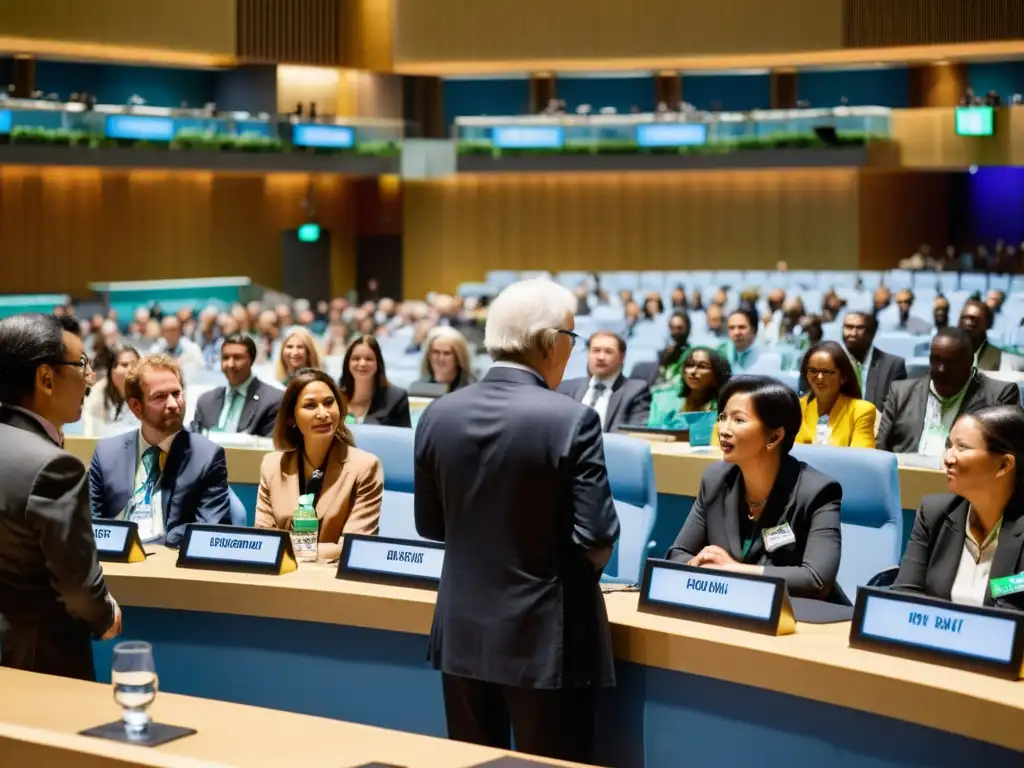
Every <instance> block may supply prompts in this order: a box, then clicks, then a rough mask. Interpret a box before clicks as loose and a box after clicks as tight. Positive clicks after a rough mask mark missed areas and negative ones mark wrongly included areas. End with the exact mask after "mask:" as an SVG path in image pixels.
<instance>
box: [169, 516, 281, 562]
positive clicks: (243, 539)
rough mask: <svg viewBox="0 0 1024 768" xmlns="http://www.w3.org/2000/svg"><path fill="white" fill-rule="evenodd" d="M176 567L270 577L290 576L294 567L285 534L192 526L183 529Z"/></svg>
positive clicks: (239, 528)
mask: <svg viewBox="0 0 1024 768" xmlns="http://www.w3.org/2000/svg"><path fill="white" fill-rule="evenodd" d="M177 565H178V566H179V567H181V568H207V569H211V570H222V571H243V572H247V573H269V574H281V573H289V572H291V571H294V570H295V569H296V567H297V566H296V562H295V555H294V553H293V551H292V546H291V539H290V537H289V535H288V532H287V531H280V530H277V529H275V528H243V527H238V526H230V525H195V524H193V525H190V526H188V527H187V528H186V529H185V536H184V538H183V539H182V541H181V548H180V549H179V550H178V563H177Z"/></svg>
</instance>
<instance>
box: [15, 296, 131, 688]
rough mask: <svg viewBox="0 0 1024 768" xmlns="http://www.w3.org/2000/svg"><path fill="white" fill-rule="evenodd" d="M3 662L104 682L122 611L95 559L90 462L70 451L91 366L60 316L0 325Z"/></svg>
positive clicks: (21, 317) (27, 318)
mask: <svg viewBox="0 0 1024 768" xmlns="http://www.w3.org/2000/svg"><path fill="white" fill-rule="evenodd" d="M0 372H2V374H0V402H2V403H3V405H0V466H2V467H3V473H2V474H0V664H2V665H3V666H5V667H13V668H16V669H25V670H29V671H31V672H42V673H46V674H52V675H61V676H64V677H73V678H79V679H83V680H93V679H95V672H94V670H93V660H92V637H91V635H97V636H101V637H102V638H103V639H108V638H112V637H116V636H117V635H118V634H120V632H121V611H120V609H119V608H118V606H117V603H116V602H114V600H113V598H112V597H111V596H110V594H109V593H108V592H107V586H106V584H105V583H104V581H103V572H102V570H100V566H99V563H98V561H97V557H96V543H95V541H94V540H93V534H92V522H91V521H90V519H89V498H88V489H87V485H86V475H85V467H84V466H83V465H82V462H80V461H79V460H78V459H76V458H75V457H74V456H72V455H71V454H69V453H66V452H65V451H64V450H63V448H62V444H63V437H62V434H61V430H62V429H63V427H64V425H65V424H70V423H73V422H76V421H78V419H79V418H81V415H82V401H83V400H84V398H85V393H86V390H87V389H88V386H89V383H90V381H91V379H92V370H91V368H90V367H89V360H88V358H87V357H86V355H85V350H84V349H83V346H82V340H81V339H80V338H79V337H78V336H76V335H75V334H73V333H70V332H68V331H66V330H63V329H62V327H61V323H60V321H58V320H57V318H55V317H52V316H46V315H15V316H13V317H8V318H6V319H4V320H2V321H0Z"/></svg>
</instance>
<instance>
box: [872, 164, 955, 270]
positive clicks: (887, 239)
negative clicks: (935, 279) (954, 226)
mask: <svg viewBox="0 0 1024 768" xmlns="http://www.w3.org/2000/svg"><path fill="white" fill-rule="evenodd" d="M950 184H951V182H950V177H949V174H948V173H942V172H928V171H918V172H907V171H893V172H890V171H864V172H862V173H861V174H860V179H859V187H860V192H859V199H860V237H859V242H860V268H861V269H872V270H874V269H893V268H895V267H897V266H899V261H900V259H905V258H907V257H908V256H910V255H911V254H913V253H915V252H916V251H917V249H918V248H919V247H920V246H921V245H922V244H928V245H930V246H931V247H932V249H933V250H934V251H936V252H938V251H939V250H940V249H941V248H943V247H944V246H945V245H946V243H947V242H949V235H950V220H949V200H950V192H951V187H950Z"/></svg>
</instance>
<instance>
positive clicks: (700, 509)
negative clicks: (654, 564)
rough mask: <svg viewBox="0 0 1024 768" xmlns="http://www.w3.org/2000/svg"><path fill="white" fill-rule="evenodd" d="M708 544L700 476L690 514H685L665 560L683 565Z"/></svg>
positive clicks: (702, 483) (702, 482) (702, 485)
mask: <svg viewBox="0 0 1024 768" xmlns="http://www.w3.org/2000/svg"><path fill="white" fill-rule="evenodd" d="M707 544H708V526H707V518H706V517H705V515H704V479H703V478H701V481H700V488H698V489H697V499H696V500H695V501H694V502H693V506H692V507H690V514H689V515H687V516H686V522H685V523H683V527H682V529H681V530H680V531H679V535H678V536H676V540H675V542H674V543H673V544H672V546H671V547H670V548H669V550H668V553H667V554H666V555H665V558H666V559H667V560H672V561H674V562H677V563H683V564H684V565H685V564H686V563H688V562H690V560H692V559H693V558H694V557H696V556H697V553H698V552H700V551H701V550H702V549H704V547H706V546H707Z"/></svg>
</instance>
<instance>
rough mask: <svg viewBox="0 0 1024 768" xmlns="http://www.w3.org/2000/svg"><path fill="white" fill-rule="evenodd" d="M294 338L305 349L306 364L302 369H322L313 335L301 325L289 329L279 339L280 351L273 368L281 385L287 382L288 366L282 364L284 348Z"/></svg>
mask: <svg viewBox="0 0 1024 768" xmlns="http://www.w3.org/2000/svg"><path fill="white" fill-rule="evenodd" d="M296 337H297V338H298V339H299V341H301V342H302V346H304V347H305V348H306V364H305V365H304V366H302V367H303V368H315V369H316V370H323V367H324V365H323V361H322V360H321V359H320V347H319V346H318V345H317V343H316V339H314V338H313V334H312V333H310V332H309V331H307V330H306V329H305V328H303V327H302V326H301V325H299V326H295V327H294V328H289V329H288V332H287V333H286V334H284V336H283V337H282V339H281V350H280V351H279V352H278V353H277V363H276V364H275V366H274V376H275V378H276V379H277V380H278V381H279V382H280V383H281V384H284V383H285V382H286V381H287V380H288V366H286V365H285V363H284V348H285V345H287V344H288V341H289V340H290V339H292V338H296Z"/></svg>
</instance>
